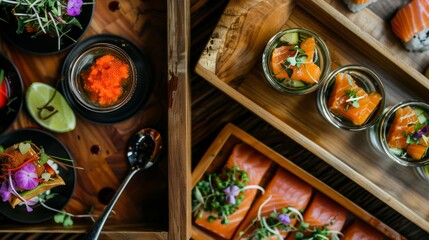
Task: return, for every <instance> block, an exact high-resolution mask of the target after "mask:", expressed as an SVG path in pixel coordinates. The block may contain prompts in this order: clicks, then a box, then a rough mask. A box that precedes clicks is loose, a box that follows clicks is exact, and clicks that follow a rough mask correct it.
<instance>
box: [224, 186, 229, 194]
mask: <svg viewBox="0 0 429 240" xmlns="http://www.w3.org/2000/svg"><path fill="white" fill-rule="evenodd" d="M223 192H224V193H226V195H230V194H231V186H229V187H227V188H225V189H224V190H223Z"/></svg>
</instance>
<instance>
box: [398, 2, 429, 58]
mask: <svg viewBox="0 0 429 240" xmlns="http://www.w3.org/2000/svg"><path fill="white" fill-rule="evenodd" d="M391 25H392V30H393V33H395V35H396V36H397V37H398V38H399V39H401V41H402V42H403V43H404V46H405V48H406V49H407V50H408V51H414V52H422V51H426V50H428V49H429V37H428V36H429V0H412V1H411V2H410V3H408V4H406V5H405V6H404V7H402V8H401V9H400V10H399V11H398V12H397V13H396V15H395V17H394V18H393V19H392V21H391Z"/></svg>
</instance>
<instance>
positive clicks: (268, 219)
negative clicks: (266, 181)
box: [240, 195, 303, 240]
mask: <svg viewBox="0 0 429 240" xmlns="http://www.w3.org/2000/svg"><path fill="white" fill-rule="evenodd" d="M271 197H272V195H270V196H269V197H268V198H267V199H266V200H265V201H264V202H263V203H262V204H261V205H260V206H259V209H258V216H257V218H255V219H254V220H253V221H252V222H251V224H250V225H249V226H248V227H247V228H246V229H245V230H244V231H242V232H240V236H242V235H244V234H245V233H246V232H247V231H249V230H250V229H251V228H252V227H253V226H255V225H259V226H258V227H257V228H255V229H254V230H253V231H252V233H251V234H249V235H248V236H246V239H253V240H262V239H267V238H268V237H270V236H276V237H277V238H278V239H279V240H282V239H283V237H282V236H281V232H292V231H296V228H295V227H293V226H291V225H290V224H291V219H294V218H297V219H298V221H300V222H302V221H303V217H302V214H301V212H300V211H299V210H297V209H295V208H292V207H287V208H282V209H281V210H280V212H277V211H276V209H274V211H273V212H272V213H271V214H269V215H268V216H262V213H261V212H262V209H263V208H264V206H265V205H266V204H267V203H268V202H269V201H270V200H271Z"/></svg>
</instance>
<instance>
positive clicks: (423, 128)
mask: <svg viewBox="0 0 429 240" xmlns="http://www.w3.org/2000/svg"><path fill="white" fill-rule="evenodd" d="M428 131H429V129H428V126H427V125H425V126H424V127H422V128H421V129H420V132H421V133H422V134H423V135H426V134H428Z"/></svg>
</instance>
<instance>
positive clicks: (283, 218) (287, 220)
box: [279, 213, 290, 225]
mask: <svg viewBox="0 0 429 240" xmlns="http://www.w3.org/2000/svg"><path fill="white" fill-rule="evenodd" d="M279 221H280V222H282V223H283V224H286V225H289V224H290V217H289V214H284V213H282V214H280V215H279Z"/></svg>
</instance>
